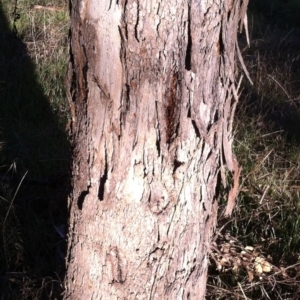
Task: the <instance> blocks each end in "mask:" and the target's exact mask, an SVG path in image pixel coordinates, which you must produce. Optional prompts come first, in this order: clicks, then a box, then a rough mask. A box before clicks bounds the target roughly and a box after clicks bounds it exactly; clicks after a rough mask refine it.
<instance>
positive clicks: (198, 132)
mask: <svg viewBox="0 0 300 300" xmlns="http://www.w3.org/2000/svg"><path fill="white" fill-rule="evenodd" d="M192 125H193V127H194V130H195V133H196V137H198V138H200V136H201V135H200V131H199V128H198V127H197V124H196V122H195V120H192Z"/></svg>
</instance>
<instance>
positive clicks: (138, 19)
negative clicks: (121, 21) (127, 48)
mask: <svg viewBox="0 0 300 300" xmlns="http://www.w3.org/2000/svg"><path fill="white" fill-rule="evenodd" d="M139 21H140V1H137V8H136V23H135V26H134V37H135V39H136V40H137V41H138V42H140V40H139V37H138V25H139Z"/></svg>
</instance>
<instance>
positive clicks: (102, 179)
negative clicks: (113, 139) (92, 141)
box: [98, 153, 108, 201]
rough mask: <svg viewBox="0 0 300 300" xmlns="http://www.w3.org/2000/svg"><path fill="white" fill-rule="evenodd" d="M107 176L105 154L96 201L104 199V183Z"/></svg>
mask: <svg viewBox="0 0 300 300" xmlns="http://www.w3.org/2000/svg"><path fill="white" fill-rule="evenodd" d="M107 175H108V164H107V157H106V153H105V167H104V173H103V176H101V177H100V184H99V191H98V199H99V200H100V201H103V199H104V188H105V183H106V180H107Z"/></svg>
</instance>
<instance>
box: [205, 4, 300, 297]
mask: <svg viewBox="0 0 300 300" xmlns="http://www.w3.org/2000/svg"><path fill="white" fill-rule="evenodd" d="M250 9H251V11H250V13H249V31H250V35H251V47H250V48H248V47H247V46H246V41H245V39H244V37H241V38H240V41H239V43H240V48H241V51H242V53H243V57H244V60H245V65H246V67H247V69H248V71H249V73H250V76H251V79H252V81H253V82H254V85H253V86H251V85H250V84H249V83H248V82H247V80H245V81H244V86H243V93H242V95H241V98H240V104H239V106H238V110H237V114H236V127H235V131H236V135H235V143H234V144H235V152H236V154H237V157H238V160H239V163H240V164H241V165H242V167H243V172H242V176H241V179H240V184H241V186H240V194H239V196H238V198H237V200H236V206H235V209H234V211H233V215H232V217H231V218H230V219H226V218H224V216H222V212H223V211H224V206H225V204H224V205H222V206H221V207H220V217H219V223H218V224H219V228H218V229H217V231H216V237H215V243H214V245H213V250H212V260H211V261H212V264H211V268H210V272H209V280H208V291H207V295H208V299H298V298H299V294H298V293H299V290H300V251H299V249H300V96H299V95H300V85H299V83H300V71H299V70H300V68H299V67H300V42H299V41H300V24H299V23H297V22H298V21H299V18H298V19H297V18H296V16H294V15H295V14H297V12H299V11H300V10H299V9H300V4H299V3H298V2H295V1H289V2H288V4H284V3H283V1H271V2H267V1H265V2H263V1H250ZM297 26H298V27H297ZM262 261H263V262H264V264H262V263H261V262H262ZM264 266H265V271H263V270H262V267H264Z"/></svg>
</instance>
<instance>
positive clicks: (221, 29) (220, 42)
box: [219, 25, 225, 54]
mask: <svg viewBox="0 0 300 300" xmlns="http://www.w3.org/2000/svg"><path fill="white" fill-rule="evenodd" d="M222 35H223V26H222V25H221V26H220V35H219V51H220V54H223V53H224V49H225V45H224V42H223V37H222Z"/></svg>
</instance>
